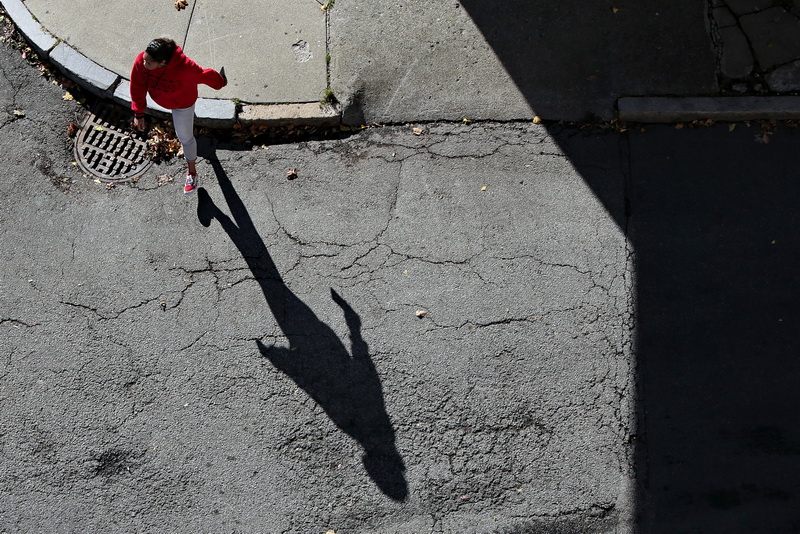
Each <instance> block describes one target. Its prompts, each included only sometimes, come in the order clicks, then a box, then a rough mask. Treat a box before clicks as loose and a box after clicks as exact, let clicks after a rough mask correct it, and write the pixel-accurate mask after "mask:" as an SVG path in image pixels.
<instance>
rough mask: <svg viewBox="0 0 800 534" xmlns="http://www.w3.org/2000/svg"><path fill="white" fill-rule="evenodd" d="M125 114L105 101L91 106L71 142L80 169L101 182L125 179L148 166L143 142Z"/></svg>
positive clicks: (142, 171)
mask: <svg viewBox="0 0 800 534" xmlns="http://www.w3.org/2000/svg"><path fill="white" fill-rule="evenodd" d="M129 115H130V114H129V113H123V112H122V111H120V110H119V109H115V108H112V107H110V106H105V105H103V106H99V107H96V108H94V109H93V110H92V112H91V113H90V114H89V116H88V117H87V118H86V120H85V121H84V123H83V126H81V129H80V131H79V132H78V135H77V140H76V142H75V159H76V160H77V162H78V165H80V167H81V169H83V170H84V171H85V172H88V173H89V174H92V175H93V176H96V177H98V178H99V179H100V180H102V181H104V182H125V181H129V180H133V179H135V178H138V177H139V176H141V175H142V174H144V173H145V171H147V169H148V168H150V165H152V164H153V162H152V161H151V160H150V159H148V157H147V143H146V142H145V140H144V139H143V138H140V137H139V136H137V135H136V134H135V133H133V132H132V130H131V126H130V122H129V119H130V116H129Z"/></svg>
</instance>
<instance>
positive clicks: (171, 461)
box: [0, 49, 632, 533]
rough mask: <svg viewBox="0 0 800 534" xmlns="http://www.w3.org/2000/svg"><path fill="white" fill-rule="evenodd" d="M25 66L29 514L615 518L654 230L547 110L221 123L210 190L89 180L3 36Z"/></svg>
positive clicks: (254, 519)
mask: <svg viewBox="0 0 800 534" xmlns="http://www.w3.org/2000/svg"><path fill="white" fill-rule="evenodd" d="M0 88H2V93H0V95H1V97H2V107H3V109H4V113H3V116H2V123H1V124H0V128H1V129H2V132H1V133H2V135H1V136H0V139H1V140H0V144H2V149H1V150H2V153H3V154H4V157H3V162H2V175H3V177H4V178H3V180H2V182H1V183H0V184H1V185H0V187H2V200H0V202H2V215H0V217H2V222H1V223H0V224H2V233H0V239H1V240H2V248H3V250H4V254H3V255H2V258H1V259H0V262H2V263H1V265H2V272H3V281H2V293H1V296H2V324H1V325H0V328H2V338H3V343H2V347H3V348H2V354H0V357H2V359H3V369H4V370H3V375H2V404H1V405H2V416H1V417H0V425H1V427H2V432H0V433H1V434H2V436H3V438H2V455H3V461H2V468H0V469H2V471H0V484H2V491H0V494H2V497H0V509H2V510H3V512H2V524H1V525H0V526H2V529H3V531H4V532H32V531H49V532H75V531H81V532H108V531H152V530H168V531H172V532H197V531H216V532H325V531H326V530H327V529H334V530H335V531H336V532H339V533H342V532H378V531H379V532H409V533H411V532H414V533H416V532H425V531H434V532H452V531H456V530H458V531H461V532H488V531H492V532H516V531H518V529H519V528H538V527H537V525H550V526H552V525H564V528H573V527H574V526H575V525H583V526H589V527H591V528H593V529H594V528H601V527H602V528H605V527H607V526H608V525H612V524H616V522H617V521H618V520H619V518H620V512H619V508H618V507H617V504H618V502H619V501H621V500H624V494H625V492H624V491H621V490H620V488H626V487H627V486H628V485H629V483H628V482H627V481H628V480H629V479H630V477H631V461H632V460H631V458H632V456H631V454H632V452H631V450H630V447H629V446H628V445H627V443H628V440H629V434H630V432H631V418H632V406H631V404H630V398H631V395H630V392H631V388H632V374H631V365H632V362H631V354H630V333H629V332H630V324H631V320H632V301H631V295H630V285H631V266H630V250H629V247H628V246H627V244H626V239H625V237H624V235H623V234H622V232H620V229H619V228H618V226H617V224H616V223H615V221H614V220H613V218H612V217H611V216H610V215H609V214H608V212H607V211H606V208H605V207H604V206H603V204H602V203H601V202H599V201H598V200H597V198H596V197H595V195H594V194H593V192H592V191H591V189H590V188H589V187H588V186H587V185H586V184H585V183H583V181H582V180H581V178H580V176H579V175H578V174H577V173H576V172H574V171H573V170H572V169H571V163H570V161H569V160H568V159H567V158H566V157H565V155H564V153H563V151H562V150H561V149H560V148H559V146H558V144H557V143H556V142H555V141H554V140H553V138H552V137H551V136H550V135H549V134H548V132H547V131H546V130H545V129H544V128H542V127H540V126H535V125H522V124H519V125H513V124H512V125H492V124H485V125H463V124H441V125H436V124H432V125H428V126H425V128H424V130H425V131H424V133H423V134H422V135H415V134H414V132H412V129H411V127H408V126H398V127H390V128H376V129H368V130H365V131H362V132H358V133H356V134H354V135H352V136H350V137H347V138H342V139H339V140H329V141H312V142H304V143H299V144H286V145H273V146H270V147H268V148H255V149H252V150H232V149H230V147H228V148H226V147H222V146H214V145H213V144H212V143H204V145H205V146H204V150H205V155H206V157H207V158H209V159H207V160H204V162H203V163H202V164H201V166H200V172H201V182H200V185H201V186H202V189H201V191H200V192H199V195H198V197H188V198H187V197H184V196H183V195H182V194H181V192H180V187H179V184H178V182H179V181H180V172H181V166H180V164H179V162H172V163H170V164H164V165H161V166H156V167H154V168H153V169H151V171H149V173H148V175H146V176H145V177H144V178H142V179H141V180H140V181H139V182H138V183H136V184H135V185H133V186H117V187H115V188H112V189H107V188H106V187H105V186H102V185H99V184H96V183H94V182H93V181H92V180H90V179H88V178H85V177H82V176H81V175H80V174H79V172H78V170H77V169H76V167H75V166H73V165H71V161H72V159H73V156H72V154H71V144H70V143H71V142H70V140H69V139H68V138H67V137H66V135H65V133H64V132H65V127H66V124H67V122H69V121H70V120H74V119H75V116H76V113H79V112H80V108H79V106H78V105H77V104H76V103H74V102H65V101H63V100H62V98H61V96H62V92H61V90H59V89H58V88H57V87H55V86H53V85H51V84H49V83H48V82H47V81H46V80H45V79H43V78H41V77H39V76H38V73H37V72H36V71H35V70H33V69H31V68H30V67H29V66H28V65H27V64H25V63H24V62H23V61H22V60H21V59H20V58H18V57H17V56H16V55H15V53H14V52H12V51H9V50H7V49H4V51H3V54H2V76H0ZM14 110H19V111H24V116H23V115H20V114H17V115H15V114H14V113H13V111H14ZM290 167H293V168H297V169H298V174H299V177H298V178H297V179H296V180H288V179H287V178H286V175H285V170H286V169H287V168H290ZM164 174H169V175H171V176H175V177H176V181H173V182H168V183H167V184H166V185H159V182H158V180H157V176H159V175H164ZM162 181H164V180H163V179H162ZM617 193H618V194H619V195H621V194H622V189H621V184H620V187H619V188H618V190H617ZM421 311H424V312H426V313H425V314H422V315H425V316H424V317H418V312H421ZM576 325H578V326H577V327H576Z"/></svg>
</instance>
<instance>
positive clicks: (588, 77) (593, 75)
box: [586, 74, 597, 82]
mask: <svg viewBox="0 0 800 534" xmlns="http://www.w3.org/2000/svg"><path fill="white" fill-rule="evenodd" d="M596 79H597V74H591V75H589V76H587V77H586V80H587V81H590V82H593V81H595V80H596Z"/></svg>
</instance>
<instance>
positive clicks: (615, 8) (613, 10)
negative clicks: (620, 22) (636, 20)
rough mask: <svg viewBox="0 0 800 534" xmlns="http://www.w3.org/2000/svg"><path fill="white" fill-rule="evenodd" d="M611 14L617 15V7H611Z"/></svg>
mask: <svg viewBox="0 0 800 534" xmlns="http://www.w3.org/2000/svg"><path fill="white" fill-rule="evenodd" d="M611 12H612V13H614V14H615V15H616V14H617V13H619V8H618V7H612V8H611Z"/></svg>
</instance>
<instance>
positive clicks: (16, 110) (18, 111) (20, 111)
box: [11, 109, 25, 117]
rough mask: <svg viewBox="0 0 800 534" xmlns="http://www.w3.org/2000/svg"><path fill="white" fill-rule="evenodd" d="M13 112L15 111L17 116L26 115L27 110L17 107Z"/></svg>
mask: <svg viewBox="0 0 800 534" xmlns="http://www.w3.org/2000/svg"><path fill="white" fill-rule="evenodd" d="M11 113H13V114H14V116H15V117H24V116H25V112H24V111H22V110H21V109H15V110H14V111H12V112H11Z"/></svg>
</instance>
